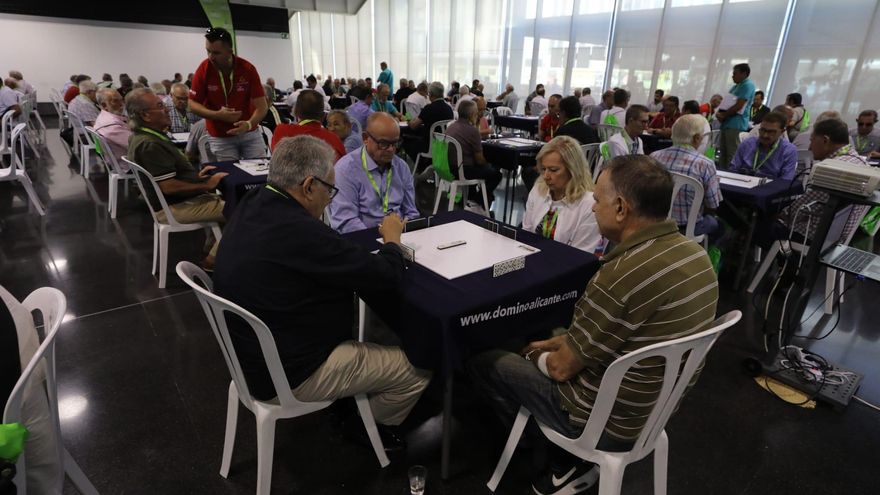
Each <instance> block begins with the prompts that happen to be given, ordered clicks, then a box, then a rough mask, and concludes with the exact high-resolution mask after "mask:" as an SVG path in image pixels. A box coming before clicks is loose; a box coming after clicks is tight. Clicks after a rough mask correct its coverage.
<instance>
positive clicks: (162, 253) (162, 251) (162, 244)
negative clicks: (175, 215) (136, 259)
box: [159, 229, 169, 289]
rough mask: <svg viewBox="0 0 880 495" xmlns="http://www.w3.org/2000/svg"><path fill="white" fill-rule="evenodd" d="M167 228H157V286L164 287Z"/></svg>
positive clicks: (166, 264) (166, 262)
mask: <svg viewBox="0 0 880 495" xmlns="http://www.w3.org/2000/svg"><path fill="white" fill-rule="evenodd" d="M168 234H169V232H168V229H159V288H160V289H164V288H165V279H166V277H167V276H168V273H167V272H168Z"/></svg>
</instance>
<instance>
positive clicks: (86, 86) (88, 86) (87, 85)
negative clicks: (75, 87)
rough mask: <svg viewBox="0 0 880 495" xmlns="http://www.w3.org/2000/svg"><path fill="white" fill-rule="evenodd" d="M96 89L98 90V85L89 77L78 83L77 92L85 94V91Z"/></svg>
mask: <svg viewBox="0 0 880 495" xmlns="http://www.w3.org/2000/svg"><path fill="white" fill-rule="evenodd" d="M97 90H98V85H97V84H95V83H93V82H92V81H91V79H90V80H87V81H83V82H81V83H79V92H80V93H83V94H85V93H88V92H89V91H97Z"/></svg>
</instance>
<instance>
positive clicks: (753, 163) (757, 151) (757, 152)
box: [752, 138, 781, 172]
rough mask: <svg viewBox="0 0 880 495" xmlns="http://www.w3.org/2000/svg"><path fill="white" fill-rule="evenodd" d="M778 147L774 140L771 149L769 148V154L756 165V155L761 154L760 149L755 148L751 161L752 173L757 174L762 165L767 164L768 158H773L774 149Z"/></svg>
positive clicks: (777, 141)
mask: <svg viewBox="0 0 880 495" xmlns="http://www.w3.org/2000/svg"><path fill="white" fill-rule="evenodd" d="M780 139H781V138H780ZM778 147H779V140H776V142H775V143H773V147H772V148H770V152H769V153H767V156H765V157H764V159H763V160H761V163H758V155H760V154H761V148H760V146H759V147H758V148H755V158H753V159H752V172H757V171H758V169H759V168H761V167H763V166H764V164H765V163H767V160H769V159H770V157H771V156H773V152H774V151H776V148H778Z"/></svg>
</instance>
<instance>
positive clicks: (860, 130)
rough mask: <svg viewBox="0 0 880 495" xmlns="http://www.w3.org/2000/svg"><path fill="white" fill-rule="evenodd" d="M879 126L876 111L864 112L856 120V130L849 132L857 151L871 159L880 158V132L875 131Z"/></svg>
mask: <svg viewBox="0 0 880 495" xmlns="http://www.w3.org/2000/svg"><path fill="white" fill-rule="evenodd" d="M875 124H877V111H876V110H862V113H860V114H859V118H858V119H856V125H857V126H858V127H857V128H856V129H853V130H851V131H849V135H850V136H851V137H852V143H853V144H854V145H855V151H856V153H858V154H859V155H862V156H867V157H869V158H880V132H878V131H877V130H876V129H874V125H875Z"/></svg>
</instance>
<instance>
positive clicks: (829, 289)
mask: <svg viewBox="0 0 880 495" xmlns="http://www.w3.org/2000/svg"><path fill="white" fill-rule="evenodd" d="M852 210H853V207H852V206H848V207H846V208H843V209H841V210H840V211H838V212H837V213H836V214H835V215H834V216H835V221H838V220H840V217H841V216H847V217H848V216H849V215H850V214H851V213H852ZM865 213H866V214H867V211H866V212H865ZM862 218H864V215H862ZM860 223H862V219H861V218H859V221H858V222H856V225H858V224H860ZM857 230H858V228H855V229H853V230H852V232H850V233H849V234H848V235H847V237H846V239H844V240H843V244H844V245H846V246H849V244H850V243H851V242H852V239H853V237H854V236H855V234H856V231H857ZM875 233H876V232H875ZM808 249H810V246H809V245H804V244H800V243H797V242H788V241H787V240H785V241H780V242H774V243H773V244H771V245H770V249H768V250H767V254H766V255H765V256H764V259H763V260H762V261H761V264H760V265H759V266H758V271H757V272H755V276H754V277H753V278H752V283H750V284H749V286H748V288H746V292H747V293H749V294H751V293H753V292H755V289H757V288H758V284H760V283H761V280H763V279H764V277H765V276H766V275H767V272H768V271H770V265H771V264H773V261H774V260H775V259H776V255H778V254H779V253H780V252H782V251H783V250H784V251H785V253H786V254H787V255H789V256H800V255H801V253H803V254H804V255H805V256H806V252H807V250H808ZM843 275H844V273H843V272H838V271H837V270H835V269H834V268H831V267H830V266H826V267H825V303H824V305H825V307H824V310H823V311H824V313H825V314H826V315H830V314H832V313H833V312H834V303H835V298H834V297H833V296H834V291H835V289H836V290H839V291H840V296H839V299H840V302H843V291H844V287H843V282H844V280H843Z"/></svg>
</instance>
